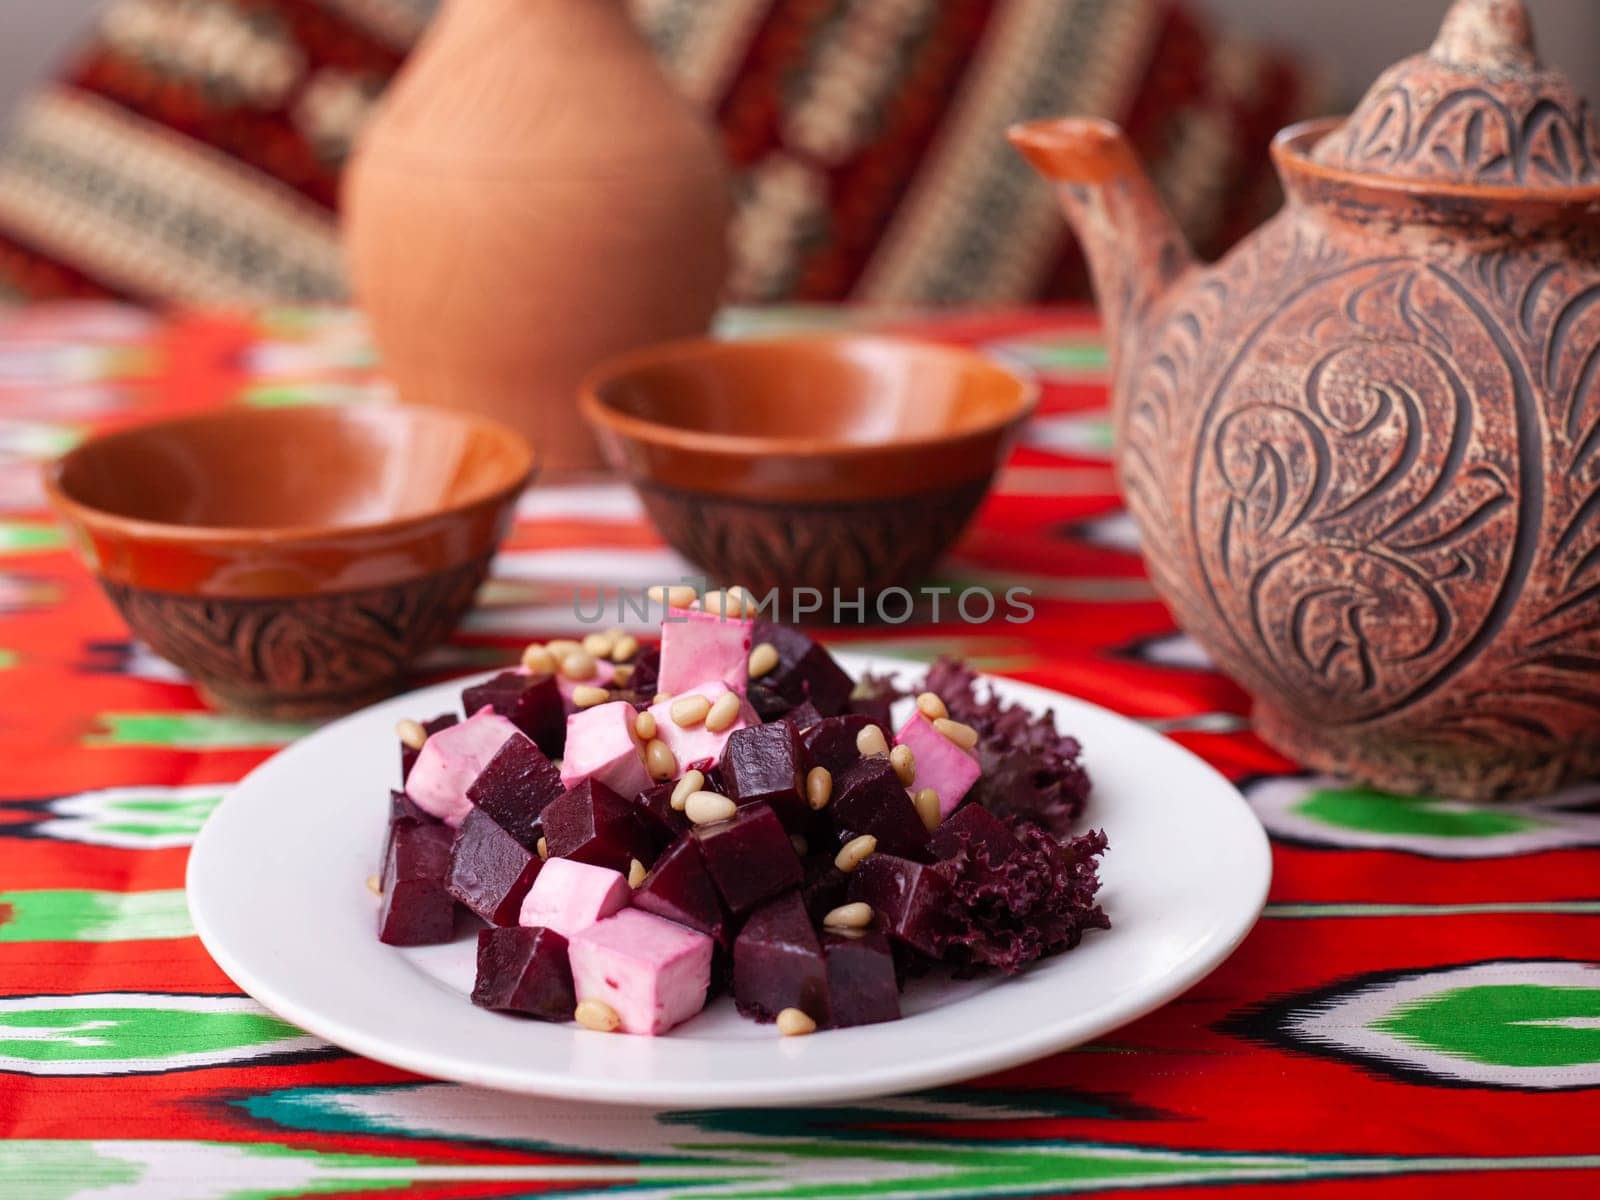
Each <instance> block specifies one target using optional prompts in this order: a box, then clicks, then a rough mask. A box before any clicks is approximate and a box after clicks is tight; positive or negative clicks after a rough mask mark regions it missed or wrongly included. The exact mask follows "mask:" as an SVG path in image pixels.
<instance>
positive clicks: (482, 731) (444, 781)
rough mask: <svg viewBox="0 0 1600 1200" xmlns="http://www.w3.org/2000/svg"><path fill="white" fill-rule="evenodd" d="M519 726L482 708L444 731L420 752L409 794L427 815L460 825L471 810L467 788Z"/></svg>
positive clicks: (410, 781) (408, 790) (427, 742)
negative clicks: (430, 814)
mask: <svg viewBox="0 0 1600 1200" xmlns="http://www.w3.org/2000/svg"><path fill="white" fill-rule="evenodd" d="M517 732H518V730H517V727H516V726H515V725H513V724H512V723H511V722H510V721H508V720H506V719H505V718H504V717H502V716H500V715H499V714H497V713H496V712H494V711H493V710H492V709H489V708H483V709H479V710H478V711H477V712H475V713H473V714H472V716H471V717H469V718H467V719H466V720H465V721H463V722H461V724H459V725H452V726H451V727H450V728H448V729H441V730H440V731H439V732H438V733H436V734H434V735H433V736H432V737H430V738H429V739H428V740H427V741H426V742H424V743H423V745H422V749H421V750H420V751H419V752H418V753H417V762H416V765H415V766H413V767H412V768H411V778H409V779H408V780H406V794H407V795H409V796H410V797H411V798H412V799H413V800H415V801H416V802H417V806H418V807H419V808H421V809H423V810H424V811H425V812H429V813H432V814H433V815H434V816H436V817H438V818H439V819H440V820H442V821H444V822H446V823H447V824H450V825H460V824H461V820H462V818H463V817H465V816H466V815H467V813H469V812H471V811H472V801H470V800H468V799H467V789H468V788H469V787H471V786H472V782H473V780H475V779H477V778H478V776H479V775H480V774H482V773H483V768H484V767H486V766H488V765H489V760H490V759H491V758H493V757H494V756H495V754H496V753H498V752H499V749H500V747H501V746H503V745H505V742H506V739H507V738H509V737H511V736H512V735H513V734H515V733H517Z"/></svg>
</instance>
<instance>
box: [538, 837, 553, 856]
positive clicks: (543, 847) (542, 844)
mask: <svg viewBox="0 0 1600 1200" xmlns="http://www.w3.org/2000/svg"><path fill="white" fill-rule="evenodd" d="M535 849H537V850H538V851H539V857H540V858H549V857H550V843H549V842H547V841H545V840H544V839H543V838H540V839H539V843H538V845H537V846H536V847H535Z"/></svg>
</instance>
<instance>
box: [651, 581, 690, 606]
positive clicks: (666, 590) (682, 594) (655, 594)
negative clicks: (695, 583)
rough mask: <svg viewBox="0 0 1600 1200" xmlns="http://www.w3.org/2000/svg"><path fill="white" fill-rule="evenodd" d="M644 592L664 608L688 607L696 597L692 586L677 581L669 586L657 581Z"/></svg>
mask: <svg viewBox="0 0 1600 1200" xmlns="http://www.w3.org/2000/svg"><path fill="white" fill-rule="evenodd" d="M645 594H646V595H648V596H649V597H650V599H652V600H654V601H655V602H656V603H657V604H660V605H662V606H664V607H666V608H690V607H692V606H693V605H694V602H695V600H696V599H698V596H697V595H696V593H695V590H694V588H693V587H691V586H690V585H689V584H687V583H678V584H673V585H671V586H668V585H667V584H664V583H658V584H656V585H655V586H654V587H652V588H648V589H646V592H645Z"/></svg>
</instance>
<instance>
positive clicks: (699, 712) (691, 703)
mask: <svg viewBox="0 0 1600 1200" xmlns="http://www.w3.org/2000/svg"><path fill="white" fill-rule="evenodd" d="M667 711H668V712H670V713H671V714H672V723H673V724H674V725H681V726H682V727H683V728H685V729H688V728H689V727H690V726H692V725H698V724H700V722H701V721H704V720H705V719H706V714H707V713H709V712H710V711H711V701H709V700H707V699H706V698H705V697H704V696H685V697H683V699H681V700H674V701H673V702H672V707H671V708H669V709H668V710H667Z"/></svg>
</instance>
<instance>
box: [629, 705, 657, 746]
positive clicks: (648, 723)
mask: <svg viewBox="0 0 1600 1200" xmlns="http://www.w3.org/2000/svg"><path fill="white" fill-rule="evenodd" d="M633 731H634V733H636V734H638V735H639V740H640V741H641V742H648V741H649V740H650V739H651V738H653V737H655V735H656V715H655V714H654V713H647V712H642V713H640V714H639V715H638V716H637V717H635V718H634V719H633Z"/></svg>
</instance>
